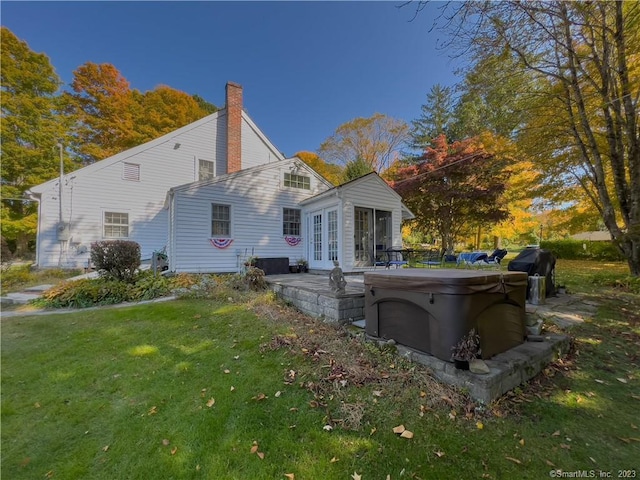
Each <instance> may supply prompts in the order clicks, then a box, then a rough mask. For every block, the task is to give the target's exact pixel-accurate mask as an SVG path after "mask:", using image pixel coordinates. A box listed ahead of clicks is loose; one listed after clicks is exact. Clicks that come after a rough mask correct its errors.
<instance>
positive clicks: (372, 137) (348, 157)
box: [319, 113, 409, 173]
mask: <svg viewBox="0 0 640 480" xmlns="http://www.w3.org/2000/svg"><path fill="white" fill-rule="evenodd" d="M408 138H409V127H408V125H407V124H406V123H405V122H404V121H402V120H397V119H395V118H391V117H388V116H386V115H383V114H381V113H376V114H374V115H373V116H371V117H369V118H362V117H360V118H355V119H353V120H351V121H349V122H347V123H344V124H342V125H340V126H339V127H338V128H337V129H336V131H335V133H334V134H333V135H332V136H330V137H329V138H327V139H326V140H325V141H324V142H323V143H322V145H320V149H319V154H320V155H321V156H322V157H323V158H325V159H327V160H328V161H330V162H334V163H337V164H341V165H346V164H348V163H349V162H353V161H355V160H358V159H360V160H362V161H364V162H365V163H366V164H367V165H368V166H369V167H370V168H371V170H374V171H376V172H378V173H380V172H382V171H384V170H385V169H386V168H387V167H388V166H389V164H390V163H391V161H393V160H394V157H395V155H397V154H398V152H399V150H400V148H401V147H402V146H403V145H404V144H405V142H406V141H407V139H408Z"/></svg>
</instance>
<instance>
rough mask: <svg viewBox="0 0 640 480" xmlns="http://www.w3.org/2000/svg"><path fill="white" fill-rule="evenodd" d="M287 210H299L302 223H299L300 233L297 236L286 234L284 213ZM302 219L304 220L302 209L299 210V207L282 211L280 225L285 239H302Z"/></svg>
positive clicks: (283, 208)
mask: <svg viewBox="0 0 640 480" xmlns="http://www.w3.org/2000/svg"><path fill="white" fill-rule="evenodd" d="M285 209H287V210H297V211H298V213H299V214H300V217H299V220H300V221H299V222H298V231H299V232H300V233H298V234H297V235H292V234H290V233H284V211H285ZM302 218H303V215H302V209H301V208H298V207H282V209H281V210H280V225H282V230H283V231H282V236H283V237H302Z"/></svg>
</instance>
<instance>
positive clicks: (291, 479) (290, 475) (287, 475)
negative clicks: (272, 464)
mask: <svg viewBox="0 0 640 480" xmlns="http://www.w3.org/2000/svg"><path fill="white" fill-rule="evenodd" d="M284 476H285V477H287V478H288V479H289V480H296V476H295V475H294V474H293V473H285V474H284Z"/></svg>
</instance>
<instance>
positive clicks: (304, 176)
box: [282, 172, 312, 192]
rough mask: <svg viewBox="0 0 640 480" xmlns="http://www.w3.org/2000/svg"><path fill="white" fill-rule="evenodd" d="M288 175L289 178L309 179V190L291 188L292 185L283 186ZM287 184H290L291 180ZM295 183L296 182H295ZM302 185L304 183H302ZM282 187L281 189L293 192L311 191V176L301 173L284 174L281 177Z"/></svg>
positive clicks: (296, 187)
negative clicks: (289, 189) (288, 189)
mask: <svg viewBox="0 0 640 480" xmlns="http://www.w3.org/2000/svg"><path fill="white" fill-rule="evenodd" d="M305 173H306V172H305ZM287 175H289V176H296V177H302V178H308V179H309V188H304V187H298V186H292V185H285V183H286V181H287V180H286V179H285V177H286V176H287ZM289 183H291V179H290V180H289ZM296 183H297V182H296ZM303 183H304V182H303ZM282 186H283V188H291V189H294V190H302V191H308V192H310V191H311V189H312V188H311V187H312V185H311V175H303V174H302V173H292V172H284V173H283V175H282Z"/></svg>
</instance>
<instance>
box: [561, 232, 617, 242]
mask: <svg viewBox="0 0 640 480" xmlns="http://www.w3.org/2000/svg"><path fill="white" fill-rule="evenodd" d="M571 239H572V240H587V241H590V242H610V241H611V234H610V233H609V232H607V231H599V230H598V231H594V232H582V233H576V234H575V235H571Z"/></svg>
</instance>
